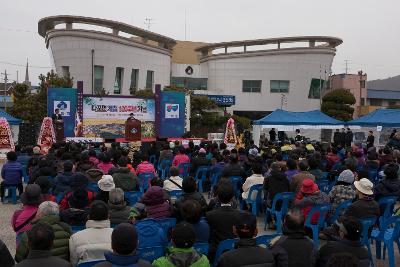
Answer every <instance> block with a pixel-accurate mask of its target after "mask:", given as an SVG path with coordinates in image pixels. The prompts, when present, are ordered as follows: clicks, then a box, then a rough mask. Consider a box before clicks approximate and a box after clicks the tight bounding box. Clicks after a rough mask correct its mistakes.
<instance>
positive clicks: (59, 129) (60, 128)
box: [53, 120, 64, 143]
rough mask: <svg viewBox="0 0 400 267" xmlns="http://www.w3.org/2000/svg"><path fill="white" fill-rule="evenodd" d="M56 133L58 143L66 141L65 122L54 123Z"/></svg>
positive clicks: (57, 121) (56, 121)
mask: <svg viewBox="0 0 400 267" xmlns="http://www.w3.org/2000/svg"><path fill="white" fill-rule="evenodd" d="M53 124H54V133H55V135H56V143H59V142H63V141H64V121H62V120H55V121H54V123H53Z"/></svg>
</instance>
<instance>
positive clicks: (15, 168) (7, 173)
mask: <svg viewBox="0 0 400 267" xmlns="http://www.w3.org/2000/svg"><path fill="white" fill-rule="evenodd" d="M1 177H3V180H4V182H5V183H6V184H9V185H16V184H19V183H22V165H21V163H19V162H16V161H8V162H7V163H6V164H4V165H3V169H1Z"/></svg>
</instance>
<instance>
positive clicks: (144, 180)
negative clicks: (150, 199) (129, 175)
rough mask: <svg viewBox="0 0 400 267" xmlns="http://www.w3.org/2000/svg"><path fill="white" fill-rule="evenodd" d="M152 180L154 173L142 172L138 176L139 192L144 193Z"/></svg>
mask: <svg viewBox="0 0 400 267" xmlns="http://www.w3.org/2000/svg"><path fill="white" fill-rule="evenodd" d="M153 178H154V173H152V172H143V173H141V174H139V180H140V192H142V193H144V192H145V191H146V190H147V189H148V188H149V183H150V181H151V179H153Z"/></svg>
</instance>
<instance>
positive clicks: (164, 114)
mask: <svg viewBox="0 0 400 267" xmlns="http://www.w3.org/2000/svg"><path fill="white" fill-rule="evenodd" d="M185 120H186V117H185V94H184V93H181V92H167V91H162V92H161V93H160V128H159V129H160V130H159V133H158V136H159V137H181V136H182V135H183V134H184V132H185Z"/></svg>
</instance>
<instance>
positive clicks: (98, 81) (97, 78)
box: [94, 65, 104, 93]
mask: <svg viewBox="0 0 400 267" xmlns="http://www.w3.org/2000/svg"><path fill="white" fill-rule="evenodd" d="M103 79H104V66H98V65H95V66H94V92H95V93H99V92H101V90H103Z"/></svg>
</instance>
